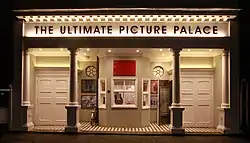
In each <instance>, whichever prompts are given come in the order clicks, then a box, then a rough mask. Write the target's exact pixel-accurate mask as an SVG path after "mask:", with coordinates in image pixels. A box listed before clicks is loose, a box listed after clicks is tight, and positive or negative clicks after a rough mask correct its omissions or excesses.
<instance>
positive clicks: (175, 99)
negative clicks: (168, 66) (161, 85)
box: [170, 48, 185, 134]
mask: <svg viewBox="0 0 250 143" xmlns="http://www.w3.org/2000/svg"><path fill="white" fill-rule="evenodd" d="M180 51H181V49H180V48H179V49H175V48H173V49H172V53H173V61H172V64H173V70H172V71H173V72H172V76H173V87H172V89H173V91H172V105H171V107H170V110H171V121H170V129H171V132H172V134H184V133H185V129H183V128H182V114H183V110H184V108H183V107H182V106H181V104H180Z"/></svg>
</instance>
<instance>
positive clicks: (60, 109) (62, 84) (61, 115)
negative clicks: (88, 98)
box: [55, 78, 69, 125]
mask: <svg viewBox="0 0 250 143" xmlns="http://www.w3.org/2000/svg"><path fill="white" fill-rule="evenodd" d="M68 86H69V80H68V78H60V79H55V111H56V118H55V124H56V125H66V122H67V120H66V119H67V111H66V109H65V106H66V105H67V103H68V96H69V90H68Z"/></svg>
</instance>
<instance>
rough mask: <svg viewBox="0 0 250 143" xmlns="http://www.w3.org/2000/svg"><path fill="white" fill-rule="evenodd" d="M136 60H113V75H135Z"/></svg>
mask: <svg viewBox="0 0 250 143" xmlns="http://www.w3.org/2000/svg"><path fill="white" fill-rule="evenodd" d="M135 75H136V61H135V60H114V63H113V76H135Z"/></svg>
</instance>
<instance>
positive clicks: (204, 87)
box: [180, 76, 213, 127]
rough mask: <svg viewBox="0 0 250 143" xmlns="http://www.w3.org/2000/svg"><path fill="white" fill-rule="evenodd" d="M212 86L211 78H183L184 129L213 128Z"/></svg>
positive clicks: (181, 84)
mask: <svg viewBox="0 0 250 143" xmlns="http://www.w3.org/2000/svg"><path fill="white" fill-rule="evenodd" d="M212 86H213V84H212V78H211V77H202V76H197V77H182V78H181V83H180V88H181V93H180V94H181V103H182V105H183V107H185V110H184V112H183V126H184V127H212V114H213V112H212V111H213V109H212V99H213V95H212V94H213V92H212Z"/></svg>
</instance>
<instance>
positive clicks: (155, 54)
mask: <svg viewBox="0 0 250 143" xmlns="http://www.w3.org/2000/svg"><path fill="white" fill-rule="evenodd" d="M30 52H31V54H32V55H35V56H48V57H51V56H53V57H55V56H58V57H65V56H69V55H70V53H69V51H68V50H67V49H63V48H44V49H42V48H40V49H30ZM221 53H222V49H183V50H182V51H181V53H180V56H181V57H214V56H217V55H220V54H221ZM96 56H99V57H104V56H141V57H147V58H149V59H150V60H151V61H158V62H160V61H165V62H170V61H172V52H171V51H170V49H168V48H163V49H160V48H151V49H149V48H114V49H112V48H110V49H108V48H80V49H79V52H78V54H77V58H78V60H79V61H96Z"/></svg>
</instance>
